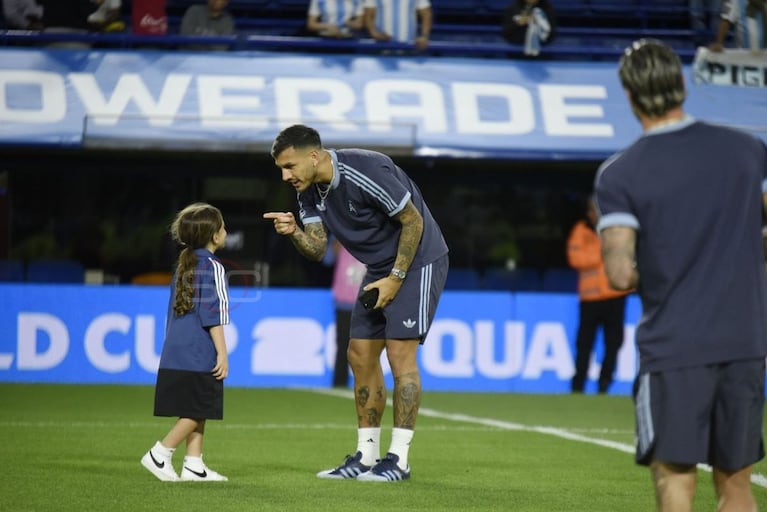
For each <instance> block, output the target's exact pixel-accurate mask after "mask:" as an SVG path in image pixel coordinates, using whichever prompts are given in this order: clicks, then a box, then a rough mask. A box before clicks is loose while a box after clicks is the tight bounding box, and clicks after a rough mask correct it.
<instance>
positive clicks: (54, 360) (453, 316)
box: [0, 284, 639, 394]
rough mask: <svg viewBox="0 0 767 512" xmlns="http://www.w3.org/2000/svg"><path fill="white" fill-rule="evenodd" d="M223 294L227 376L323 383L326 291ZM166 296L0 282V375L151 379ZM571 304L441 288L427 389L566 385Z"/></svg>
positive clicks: (623, 357) (627, 377)
mask: <svg viewBox="0 0 767 512" xmlns="http://www.w3.org/2000/svg"><path fill="white" fill-rule="evenodd" d="M230 297H231V311H230V313H231V314H230V316H231V324H230V325H228V326H226V328H225V334H226V340H227V346H228V350H229V364H230V373H229V377H228V379H227V385H229V386H241V387H296V386H299V387H326V386H330V385H331V381H332V372H333V364H334V359H335V325H334V323H333V322H334V319H333V309H332V308H333V307H332V298H331V295H330V292H329V291H327V290H324V289H261V290H259V289H254V288H232V289H231V290H230ZM167 301H168V290H167V288H165V287H153V286H128V285H125V286H87V285H86V286H83V285H36V284H23V285H14V284H0V332H2V333H3V334H2V336H1V337H0V381H5V382H30V383H32V382H49V383H114V384H153V383H154V379H155V375H156V372H157V367H158V364H159V356H160V353H161V350H162V343H163V333H164V324H165V312H166V308H167ZM296 304H301V307H300V308H297V307H296ZM577 315H578V298H577V296H576V295H575V294H549V293H537V294H536V293H530V294H528V293H510V292H458V291H447V292H445V293H444V295H443V298H442V300H441V302H440V305H439V309H438V311H437V316H436V318H435V321H434V324H433V327H432V329H431V331H430V333H429V336H428V338H427V340H426V342H425V343H424V345H423V346H422V347H421V348H420V349H419V353H418V363H419V367H420V370H421V374H422V375H421V377H422V383H423V388H424V389H425V390H436V391H486V392H526V393H564V392H569V389H570V378H571V376H572V374H573V371H574V362H573V361H574V354H575V350H574V343H575V333H576V329H577ZM638 318H639V303H638V300H637V299H636V297H634V296H631V297H630V298H629V301H628V306H627V317H626V336H625V341H624V345H623V347H622V349H621V352H620V354H619V358H618V367H617V369H616V381H615V384H614V386H613V389H612V392H614V393H621V394H625V393H628V392H629V390H630V388H631V383H632V381H633V379H634V376H635V373H636V367H637V358H636V350H635V347H634V342H633V339H634V336H633V333H634V327H635V324H636V321H637V319H638ZM597 346H598V347H600V348H599V349H598V350H597V353H596V354H595V359H596V360H597V361H599V360H601V343H597ZM384 368H385V371H386V375H387V379H388V381H387V382H389V383H390V382H391V381H390V379H391V375H390V370H389V367H388V364H386V362H385V360H384ZM597 374H598V364H596V363H592V368H591V375H592V378H595V377H596V375H597ZM591 384H592V386H595V384H594V383H593V382H592V383H591Z"/></svg>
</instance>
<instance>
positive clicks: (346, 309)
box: [325, 238, 367, 388]
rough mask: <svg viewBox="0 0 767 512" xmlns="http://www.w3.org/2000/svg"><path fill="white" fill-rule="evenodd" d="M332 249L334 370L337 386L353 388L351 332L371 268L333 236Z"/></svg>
mask: <svg viewBox="0 0 767 512" xmlns="http://www.w3.org/2000/svg"><path fill="white" fill-rule="evenodd" d="M330 244H331V245H330V248H331V249H332V250H330V251H327V252H326V253H325V257H326V258H327V259H329V260H331V259H332V261H329V263H330V264H332V265H333V288H332V293H333V309H334V311H335V317H336V362H335V367H334V369H333V387H337V388H346V387H349V357H348V355H347V353H346V352H347V351H348V350H349V332H350V329H351V320H352V309H353V308H354V304H355V303H356V302H357V297H358V296H359V293H360V284H362V278H363V277H365V272H366V271H367V269H366V267H365V265H364V264H363V263H360V262H359V261H358V260H357V259H356V258H355V257H354V256H352V255H351V253H349V251H347V250H346V248H345V247H344V246H343V245H341V243H340V242H339V241H338V240H337V239H335V238H333V240H332V241H331V243H330Z"/></svg>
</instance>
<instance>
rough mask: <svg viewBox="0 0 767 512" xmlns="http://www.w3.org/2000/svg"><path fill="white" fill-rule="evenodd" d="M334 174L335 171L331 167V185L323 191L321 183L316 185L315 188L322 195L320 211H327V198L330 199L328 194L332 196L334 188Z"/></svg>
mask: <svg viewBox="0 0 767 512" xmlns="http://www.w3.org/2000/svg"><path fill="white" fill-rule="evenodd" d="M333 174H334V169H333V167H332V166H331V167H330V183H328V187H327V188H326V189H325V190H324V191H323V190H322V187H320V184H319V183H315V184H314V186H315V187H316V188H317V193H318V194H319V195H320V205H319V206H320V210H323V211H324V210H325V198H326V197H328V194H330V189H331V188H332V186H333Z"/></svg>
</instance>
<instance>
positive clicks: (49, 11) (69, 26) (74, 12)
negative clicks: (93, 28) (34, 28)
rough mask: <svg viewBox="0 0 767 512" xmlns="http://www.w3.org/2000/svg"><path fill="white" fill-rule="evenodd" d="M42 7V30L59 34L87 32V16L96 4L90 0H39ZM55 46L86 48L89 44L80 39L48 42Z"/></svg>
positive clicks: (95, 7)
mask: <svg viewBox="0 0 767 512" xmlns="http://www.w3.org/2000/svg"><path fill="white" fill-rule="evenodd" d="M40 4H41V5H42V7H43V32H46V33H59V34H87V33H88V31H89V29H90V25H89V24H88V16H90V15H91V14H92V13H93V11H95V10H96V9H97V7H98V5H97V4H96V3H95V2H94V1H92V0H40ZM48 46H51V47H57V48H72V49H86V48H90V46H91V45H90V44H89V43H87V42H82V41H61V42H55V43H52V44H49V45H48Z"/></svg>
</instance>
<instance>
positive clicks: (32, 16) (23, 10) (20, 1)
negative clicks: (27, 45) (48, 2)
mask: <svg viewBox="0 0 767 512" xmlns="http://www.w3.org/2000/svg"><path fill="white" fill-rule="evenodd" d="M3 16H4V17H5V22H6V24H7V25H8V28H10V29H17V30H41V29H42V28H43V7H42V6H41V5H39V4H38V3H37V1H36V0H3Z"/></svg>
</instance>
